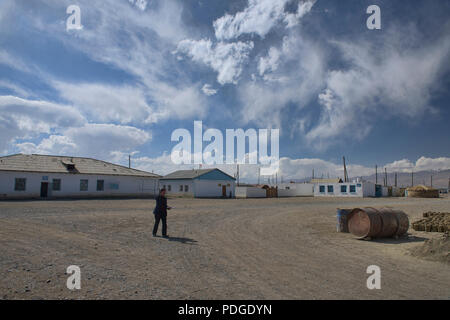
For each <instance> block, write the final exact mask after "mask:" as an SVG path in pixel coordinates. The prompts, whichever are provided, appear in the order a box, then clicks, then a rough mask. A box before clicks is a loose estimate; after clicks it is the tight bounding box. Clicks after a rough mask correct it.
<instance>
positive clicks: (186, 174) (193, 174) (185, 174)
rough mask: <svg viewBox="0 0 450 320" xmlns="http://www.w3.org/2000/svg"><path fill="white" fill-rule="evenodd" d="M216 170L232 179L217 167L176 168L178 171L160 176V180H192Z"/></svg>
mask: <svg viewBox="0 0 450 320" xmlns="http://www.w3.org/2000/svg"><path fill="white" fill-rule="evenodd" d="M216 170H217V171H220V172H221V173H223V174H224V175H226V176H228V177H230V178H232V179H233V180H234V178H233V177H232V176H230V175H229V174H226V173H225V172H223V171H222V170H220V169H217V168H211V169H191V170H178V171H175V172H172V173H169V174H168V175H166V176H164V177H162V178H161V179H160V180H192V179H196V178H198V177H200V176H202V175H204V174H207V173H210V172H213V171H216Z"/></svg>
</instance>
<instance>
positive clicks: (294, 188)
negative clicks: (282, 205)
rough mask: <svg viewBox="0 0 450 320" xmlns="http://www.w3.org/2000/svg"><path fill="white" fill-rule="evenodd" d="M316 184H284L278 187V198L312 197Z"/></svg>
mask: <svg viewBox="0 0 450 320" xmlns="http://www.w3.org/2000/svg"><path fill="white" fill-rule="evenodd" d="M312 196H314V184H312V183H284V184H279V185H278V197H280V198H282V197H312Z"/></svg>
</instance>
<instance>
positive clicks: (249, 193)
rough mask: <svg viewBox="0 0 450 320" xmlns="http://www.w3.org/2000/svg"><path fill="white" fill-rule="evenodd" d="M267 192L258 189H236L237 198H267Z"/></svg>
mask: <svg viewBox="0 0 450 320" xmlns="http://www.w3.org/2000/svg"><path fill="white" fill-rule="evenodd" d="M266 194H267V192H266V190H265V189H263V188H258V187H246V186H243V187H236V198H265V197H266Z"/></svg>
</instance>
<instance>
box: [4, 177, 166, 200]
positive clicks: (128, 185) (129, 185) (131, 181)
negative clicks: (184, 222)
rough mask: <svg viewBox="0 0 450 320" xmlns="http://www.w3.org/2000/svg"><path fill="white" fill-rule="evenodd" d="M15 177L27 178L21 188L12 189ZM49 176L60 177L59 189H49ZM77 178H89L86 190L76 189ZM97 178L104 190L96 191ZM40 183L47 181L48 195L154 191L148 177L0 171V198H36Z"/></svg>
mask: <svg viewBox="0 0 450 320" xmlns="http://www.w3.org/2000/svg"><path fill="white" fill-rule="evenodd" d="M45 177H47V179H48V180H44V178H45ZM15 178H26V179H27V181H26V190H25V191H15V190H14V186H15ZM53 179H61V191H53V190H52V180H53ZM81 179H87V180H88V181H89V183H88V191H80V180H81ZM97 180H104V181H105V182H104V191H97ZM41 182H48V183H49V187H48V197H49V198H64V197H83V198H84V197H86V198H89V197H109V196H154V195H155V194H157V192H158V180H157V179H155V178H149V177H130V176H107V175H82V174H63V173H62V174H61V173H58V174H56V173H55V174H53V173H48V174H46V173H27V172H6V171H0V198H40V193H41ZM111 184H116V185H117V184H118V186H119V188H118V189H117V190H116V189H113V188H111Z"/></svg>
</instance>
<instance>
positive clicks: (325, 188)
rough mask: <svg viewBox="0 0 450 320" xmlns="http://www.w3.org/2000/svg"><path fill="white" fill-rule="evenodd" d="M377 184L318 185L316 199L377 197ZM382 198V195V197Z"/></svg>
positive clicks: (323, 183) (315, 192)
mask: <svg viewBox="0 0 450 320" xmlns="http://www.w3.org/2000/svg"><path fill="white" fill-rule="evenodd" d="M375 196H376V192H375V184H374V183H372V182H362V181H354V182H344V183H326V182H322V183H316V184H315V185H314V197H360V198H362V197H375ZM380 196H381V195H380Z"/></svg>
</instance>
